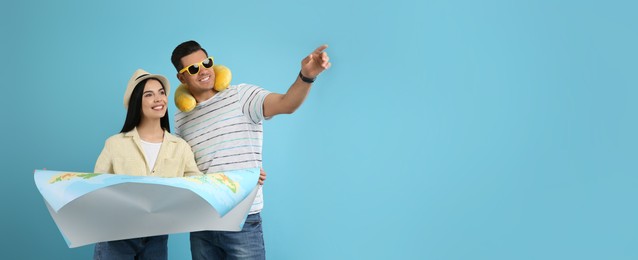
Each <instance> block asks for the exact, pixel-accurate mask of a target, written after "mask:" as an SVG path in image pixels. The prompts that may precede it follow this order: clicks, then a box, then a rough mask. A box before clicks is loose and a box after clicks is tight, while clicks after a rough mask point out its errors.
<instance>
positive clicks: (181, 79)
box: [177, 72, 186, 84]
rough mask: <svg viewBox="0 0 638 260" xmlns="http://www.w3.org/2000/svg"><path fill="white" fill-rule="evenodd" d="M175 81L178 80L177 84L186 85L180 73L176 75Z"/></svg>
mask: <svg viewBox="0 0 638 260" xmlns="http://www.w3.org/2000/svg"><path fill="white" fill-rule="evenodd" d="M177 79H179V82H181V83H183V84H186V83H184V75H182V73H179V72H178V73H177Z"/></svg>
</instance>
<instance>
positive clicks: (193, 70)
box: [179, 57, 213, 75]
mask: <svg viewBox="0 0 638 260" xmlns="http://www.w3.org/2000/svg"><path fill="white" fill-rule="evenodd" d="M200 66H202V67H204V68H207V69H208V68H210V67H212V66H213V57H208V58H206V59H205V60H203V61H201V62H198V63H195V64H191V65H190V66H188V67H186V68H183V69H181V70H180V71H179V73H180V74H181V73H182V72H184V71H188V74H191V75H197V73H199V67H200Z"/></svg>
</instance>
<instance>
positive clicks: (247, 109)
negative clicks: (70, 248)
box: [94, 41, 331, 259]
mask: <svg viewBox="0 0 638 260" xmlns="http://www.w3.org/2000/svg"><path fill="white" fill-rule="evenodd" d="M326 48H327V46H326V45H322V46H320V47H319V48H317V49H315V50H314V51H313V52H312V53H311V54H310V55H308V56H307V57H305V58H304V59H303V60H302V61H301V70H300V72H299V74H298V75H297V78H296V79H295V82H294V83H293V84H292V86H290V88H289V89H288V91H287V92H286V94H277V93H271V92H269V91H267V90H264V89H262V88H260V87H257V86H253V85H248V84H240V85H236V86H230V87H229V88H228V89H226V90H224V91H223V92H217V91H216V90H214V89H213V87H214V83H215V72H214V71H213V59H212V57H210V56H209V55H208V53H207V52H206V50H205V49H204V48H202V47H201V46H200V45H199V44H198V43H197V42H195V41H187V42H184V43H182V44H180V45H178V46H177V47H176V48H175V50H173V54H172V56H171V62H172V63H173V65H174V66H175V69H176V70H177V78H178V79H179V81H180V82H181V83H183V84H185V85H187V86H188V90H189V91H190V93H191V94H192V95H193V96H194V97H195V99H196V101H197V107H196V108H195V109H193V110H192V111H190V112H186V113H185V112H181V113H177V114H176V118H175V124H176V126H175V130H176V132H177V136H179V137H181V138H183V139H181V138H179V137H176V136H173V135H171V134H170V127H169V119H168V110H167V105H168V98H167V96H168V94H169V93H170V85H169V83H168V80H167V79H166V78H165V77H164V76H161V75H156V74H150V73H148V72H146V71H143V70H137V71H136V72H135V73H134V74H133V76H132V77H131V79H130V80H129V82H128V85H127V88H126V91H125V92H124V107H125V108H126V109H127V115H126V120H125V121H124V126H123V127H122V130H121V132H120V133H119V134H116V135H114V136H111V137H110V138H109V139H107V140H106V143H105V145H104V148H103V150H102V152H101V154H100V156H99V157H98V159H97V162H96V164H95V170H94V172H96V173H114V174H132V175H142V176H157V177H181V176H190V175H199V174H202V173H214V172H220V171H225V170H237V169H243V168H256V167H260V168H261V143H262V120H264V119H267V118H270V117H272V116H275V115H278V114H290V113H293V112H294V111H295V110H296V109H297V108H298V107H299V106H300V105H301V103H303V101H304V99H305V98H306V96H307V95H308V92H309V91H310V87H311V85H312V82H313V81H314V80H315V78H316V77H317V76H318V75H319V74H320V73H321V72H323V71H324V70H326V69H328V68H329V67H330V65H331V64H330V62H329V58H328V55H327V53H326V52H324V50H325V49H326ZM255 143H257V145H255ZM220 144H221V145H220ZM193 151H194V152H193ZM264 180H265V173H264V172H263V170H262V172H261V175H260V179H259V184H263V181H264ZM262 202H263V201H262V191H261V186H259V190H258V194H257V197H256V198H255V201H254V202H253V205H252V207H251V208H250V212H249V215H248V217H247V218H246V222H245V223H244V226H243V229H242V230H241V231H239V232H227V231H199V232H192V233H191V234H190V243H191V254H192V257H193V259H265V254H266V252H265V248H264V242H263V234H262V229H261V217H260V215H259V212H260V211H261V209H262V207H263V204H262ZM167 242H168V235H160V236H153V237H143V238H132V239H125V240H118V241H108V242H100V243H97V244H96V245H95V251H94V259H167V258H168V255H167V253H168V246H167Z"/></svg>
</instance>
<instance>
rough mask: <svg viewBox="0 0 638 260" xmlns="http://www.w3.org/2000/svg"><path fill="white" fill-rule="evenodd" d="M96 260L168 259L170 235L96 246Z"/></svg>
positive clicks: (109, 242)
mask: <svg viewBox="0 0 638 260" xmlns="http://www.w3.org/2000/svg"><path fill="white" fill-rule="evenodd" d="M93 259H94V260H107V259H114V260H115V259H140V260H142V259H148V260H155V259H158V260H167V259H168V235H161V236H153V237H141V238H131V239H124V240H117V241H108V242H100V243H97V244H95V250H94V252H93Z"/></svg>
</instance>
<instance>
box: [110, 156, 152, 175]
mask: <svg viewBox="0 0 638 260" xmlns="http://www.w3.org/2000/svg"><path fill="white" fill-rule="evenodd" d="M146 172H147V170H146V164H145V163H144V162H143V161H140V160H135V159H131V158H123V157H116V158H113V173H115V174H126V175H134V176H145V175H146Z"/></svg>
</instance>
